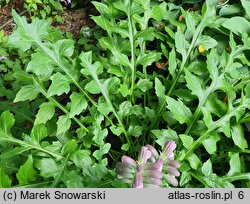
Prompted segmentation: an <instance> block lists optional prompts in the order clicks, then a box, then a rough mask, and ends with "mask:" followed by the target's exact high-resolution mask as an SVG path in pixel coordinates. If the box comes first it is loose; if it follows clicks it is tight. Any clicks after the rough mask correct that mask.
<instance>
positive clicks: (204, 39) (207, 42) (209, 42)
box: [196, 35, 218, 50]
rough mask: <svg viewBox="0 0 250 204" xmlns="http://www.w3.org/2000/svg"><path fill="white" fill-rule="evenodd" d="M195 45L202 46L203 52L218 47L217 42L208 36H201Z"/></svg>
mask: <svg viewBox="0 0 250 204" xmlns="http://www.w3.org/2000/svg"><path fill="white" fill-rule="evenodd" d="M196 45H202V46H203V47H204V48H205V50H209V49H211V48H214V47H216V46H217V45H218V42H217V41H216V40H215V39H213V38H212V37H210V36H207V35H203V36H201V37H200V38H199V40H197V42H196Z"/></svg>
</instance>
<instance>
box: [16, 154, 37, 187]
mask: <svg viewBox="0 0 250 204" xmlns="http://www.w3.org/2000/svg"><path fill="white" fill-rule="evenodd" d="M16 177H17V180H18V182H19V185H26V184H30V183H31V182H33V181H35V180H36V179H37V173H36V171H35V169H34V166H33V158H32V156H29V158H28V159H27V160H26V162H25V163H24V164H23V165H22V166H21V167H20V169H19V170H18V172H17V174H16Z"/></svg>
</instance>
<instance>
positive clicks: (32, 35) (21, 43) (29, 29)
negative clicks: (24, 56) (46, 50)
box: [8, 10, 48, 51]
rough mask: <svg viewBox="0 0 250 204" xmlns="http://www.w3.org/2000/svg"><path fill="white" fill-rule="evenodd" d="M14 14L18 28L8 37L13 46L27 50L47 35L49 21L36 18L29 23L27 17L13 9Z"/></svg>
mask: <svg viewBox="0 0 250 204" xmlns="http://www.w3.org/2000/svg"><path fill="white" fill-rule="evenodd" d="M12 16H13V18H14V21H15V23H16V25H17V30H15V31H14V33H13V34H12V35H11V36H10V37H9V39H8V40H9V44H11V45H12V46H14V47H16V48H19V49H22V50H23V51H26V50H28V49H30V48H31V46H32V45H33V44H35V43H37V42H41V40H42V39H43V37H44V36H47V34H48V21H46V20H39V19H37V18H36V19H34V20H33V21H32V23H31V24H28V23H27V21H26V20H25V18H24V17H21V16H19V15H18V14H17V12H16V11H15V10H12Z"/></svg>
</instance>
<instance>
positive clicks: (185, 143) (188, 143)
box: [179, 134, 194, 149]
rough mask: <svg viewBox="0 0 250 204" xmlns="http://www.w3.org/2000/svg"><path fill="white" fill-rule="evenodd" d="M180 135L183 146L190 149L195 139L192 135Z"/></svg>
mask: <svg viewBox="0 0 250 204" xmlns="http://www.w3.org/2000/svg"><path fill="white" fill-rule="evenodd" d="M179 137H180V139H181V141H182V143H183V146H184V147H186V148H187V149H189V148H190V147H191V146H192V145H193V142H194V139H193V138H192V137H191V136H189V135H184V134H181V135H179Z"/></svg>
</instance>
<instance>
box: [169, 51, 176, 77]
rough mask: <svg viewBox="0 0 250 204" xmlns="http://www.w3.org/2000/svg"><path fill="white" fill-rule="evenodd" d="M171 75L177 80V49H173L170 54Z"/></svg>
mask: <svg viewBox="0 0 250 204" xmlns="http://www.w3.org/2000/svg"><path fill="white" fill-rule="evenodd" d="M168 62H169V73H170V74H171V75H172V77H173V78H174V79H175V78H176V71H177V70H176V68H177V62H176V53H175V49H172V50H171V52H170V53H169V61H168Z"/></svg>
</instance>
